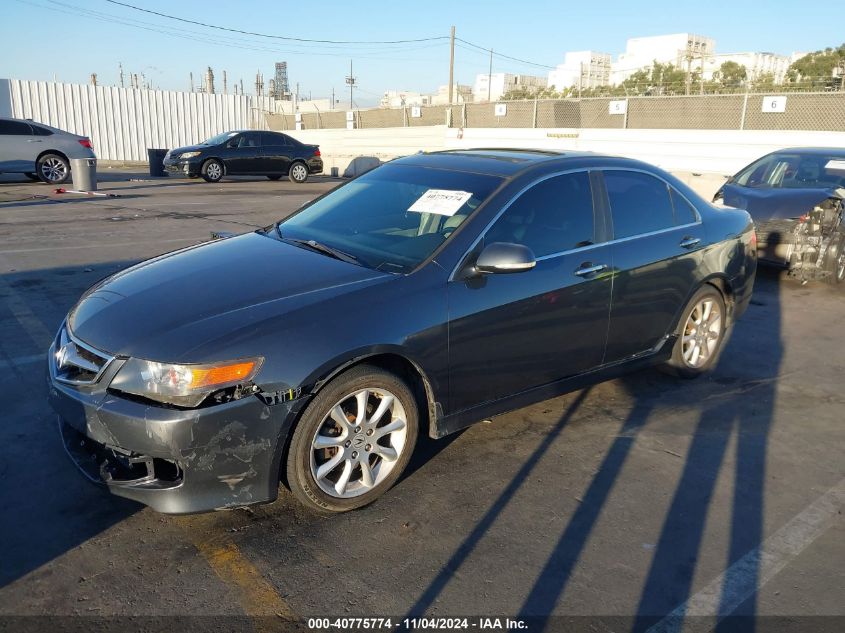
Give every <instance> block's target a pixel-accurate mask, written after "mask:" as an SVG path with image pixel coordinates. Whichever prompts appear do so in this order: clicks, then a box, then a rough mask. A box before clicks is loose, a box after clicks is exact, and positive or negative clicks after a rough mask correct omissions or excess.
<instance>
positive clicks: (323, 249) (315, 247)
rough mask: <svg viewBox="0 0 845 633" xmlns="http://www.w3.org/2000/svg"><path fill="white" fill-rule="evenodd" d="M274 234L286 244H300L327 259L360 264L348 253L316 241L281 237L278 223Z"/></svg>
mask: <svg viewBox="0 0 845 633" xmlns="http://www.w3.org/2000/svg"><path fill="white" fill-rule="evenodd" d="M276 233H278V234H279V239H282V240H284V241H286V242H293V243H294V244H300V245H302V246H305V247H307V248H310V249H311V250H312V251H317V252H318V253H323V254H324V255H328V256H329V257H334V258H335V259H339V260H340V261H342V262H347V263H349V264H357V265H358V266H360V265H361V262H359V261H358V258H357V257H355V255H350V254H349V253H345V252H343V251H342V250H339V249H337V248H334V247H332V246H329V245H327V244H323V243H321V242H317V241H316V240H303V239H300V238H298V237H282V229H281V228H279V224H278V223H276Z"/></svg>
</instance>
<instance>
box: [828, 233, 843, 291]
mask: <svg viewBox="0 0 845 633" xmlns="http://www.w3.org/2000/svg"><path fill="white" fill-rule="evenodd" d="M827 270H828V272H829V273H830V274H829V275H827V276H826V277H825V278H824V279H825V281H826V282H828V283H829V284H831V285H834V286H835V285H838V284H841V283H843V282H845V234H843V235H841V236H840V237H839V240H838V241H836V242H834V247H833V248H832V249H831V250H829V251H828V256H827Z"/></svg>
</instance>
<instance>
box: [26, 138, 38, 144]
mask: <svg viewBox="0 0 845 633" xmlns="http://www.w3.org/2000/svg"><path fill="white" fill-rule="evenodd" d="M26 142H27V143H41V139H40V138H28V139H26Z"/></svg>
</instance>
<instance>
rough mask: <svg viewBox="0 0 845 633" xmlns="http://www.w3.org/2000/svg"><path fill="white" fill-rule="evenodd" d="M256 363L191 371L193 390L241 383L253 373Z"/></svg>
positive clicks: (250, 362) (247, 362)
mask: <svg viewBox="0 0 845 633" xmlns="http://www.w3.org/2000/svg"><path fill="white" fill-rule="evenodd" d="M255 365H256V362H255V361H254V360H252V361H246V362H243V363H235V364H233V365H222V366H220V367H211V368H209V369H193V370H192V371H191V386H190V388H191V389H201V388H202V387H209V386H212V385H221V384H223V383H230V382H239V381H241V380H244V379H246V378H247V377H248V376H250V375H251V374H252V373H253V370H254V369H255Z"/></svg>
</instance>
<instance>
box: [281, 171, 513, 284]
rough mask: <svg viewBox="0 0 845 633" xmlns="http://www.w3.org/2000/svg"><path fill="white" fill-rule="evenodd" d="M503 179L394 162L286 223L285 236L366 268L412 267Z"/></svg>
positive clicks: (406, 269) (403, 269) (400, 270)
mask: <svg viewBox="0 0 845 633" xmlns="http://www.w3.org/2000/svg"><path fill="white" fill-rule="evenodd" d="M501 182H502V179H501V178H498V177H495V176H487V175H482V174H474V173H464V172H455V171H445V170H442V169H431V168H425V167H418V166H413V165H401V164H388V165H384V166H382V167H379V168H377V169H374V170H373V171H371V172H369V173H367V174H364V175H363V176H361V177H360V178H356V179H355V180H353V181H352V182H350V183H348V184H346V185H344V186H342V187H339V188H338V189H336V190H334V191H333V192H331V193H329V194H328V195H327V196H325V197H323V198H321V199H319V200H317V201H316V202H314V203H313V204H311V205H310V206H308V207H306V208H305V209H303V210H302V211H300V212H299V213H297V214H295V215H293V216H291V217H290V218H288V219H287V220H285V221H283V222H281V223H280V224H279V225H278V228H279V232H280V234H281V235H282V238H283V239H290V240H313V241H315V242H318V243H320V244H322V245H325V246H329V247H331V248H334V249H336V250H339V251H342V252H343V253H346V254H349V255H352V256H353V257H355V258H356V259H357V260H358V262H359V263H361V264H362V265H364V266H367V267H370V268H376V269H379V270H386V271H390V272H397V273H403V272H409V271H411V270H413V269H414V268H415V267H416V266H417V265H419V264H420V263H421V262H422V261H423V260H425V259H426V258H427V257H428V256H429V255H431V254H432V253H433V252H434V250H435V249H436V248H437V247H438V246H440V245H441V244H442V243H443V242H445V241H446V240H447V239H449V236H450V235H451V234H452V232H453V231H454V230H455V229H457V228H458V227H459V226H460V225H461V223H462V222H464V220H466V218H467V217H469V215H470V214H471V213H472V212H473V211H474V210H475V209H476V208H477V207H478V206H479V205H480V204H481V203H482V202H484V200H486V199H487V197H488V196H489V195H490V194H491V193H492V192H493V191H494V190H495V189H496V187H498V186H499V184H501Z"/></svg>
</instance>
